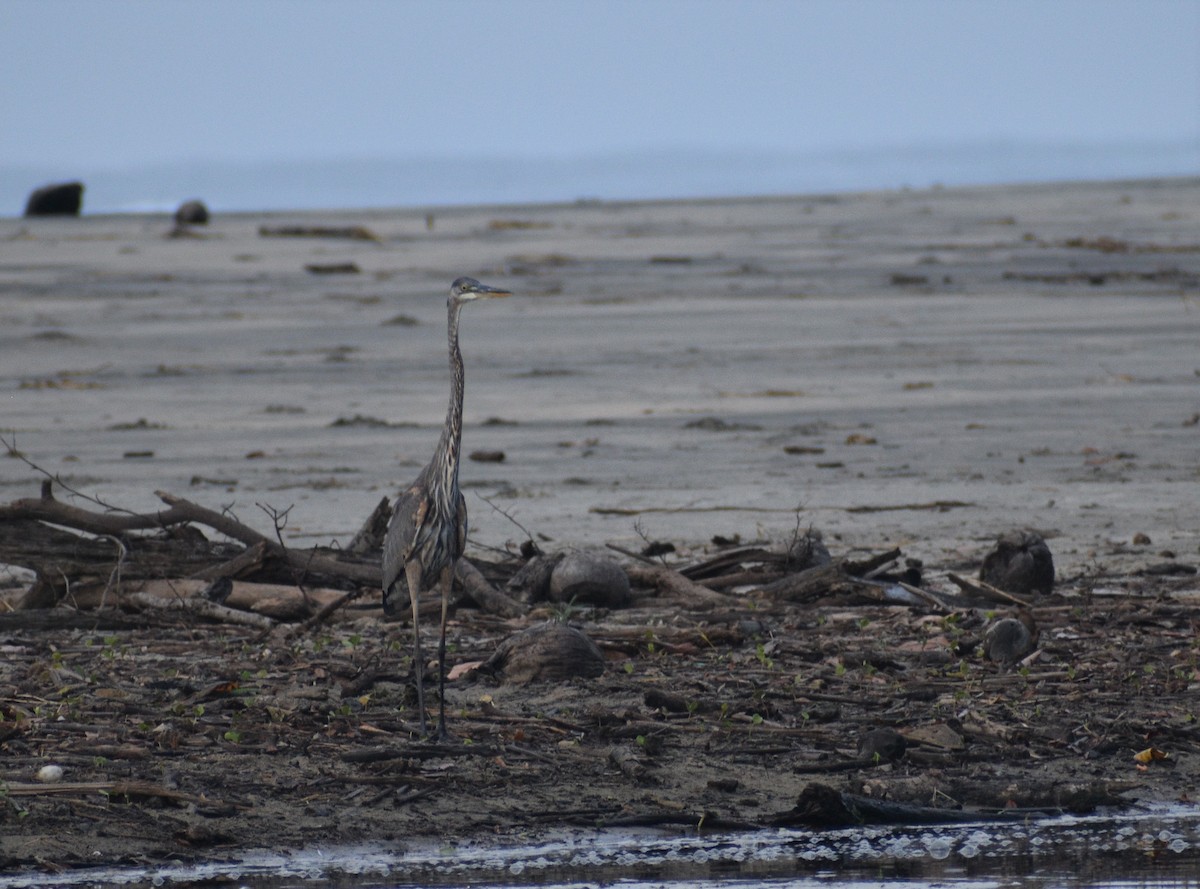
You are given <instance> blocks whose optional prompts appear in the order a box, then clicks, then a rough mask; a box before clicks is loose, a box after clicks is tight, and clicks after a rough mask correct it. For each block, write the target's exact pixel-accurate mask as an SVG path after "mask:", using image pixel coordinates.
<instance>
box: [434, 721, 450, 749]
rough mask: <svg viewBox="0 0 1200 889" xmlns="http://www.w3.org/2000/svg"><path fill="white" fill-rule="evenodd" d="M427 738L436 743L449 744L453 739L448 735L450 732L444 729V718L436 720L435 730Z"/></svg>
mask: <svg viewBox="0 0 1200 889" xmlns="http://www.w3.org/2000/svg"><path fill="white" fill-rule="evenodd" d="M429 740H431V741H433V742H435V743H437V744H449V743H450V742H451V741H453V740H454V739H453V738H452V737H450V733H449V732H448V731H446V721H445V720H444V719H439V720H438V727H437V731H436V732H434V734H433V735H431V736H430V738H429Z"/></svg>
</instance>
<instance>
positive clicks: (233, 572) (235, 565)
mask: <svg viewBox="0 0 1200 889" xmlns="http://www.w3.org/2000/svg"><path fill="white" fill-rule="evenodd" d="M266 552H267V545H266V543H264V542H262V541H260V542H259V543H255V544H253V545H252V546H248V547H246V548H245V549H244V550H242V551H241V552H240V553H238V554H237V555H236V556H234V557H233V558H232V559H229V560H227V561H225V562H222V563H221V564H219V565H213V566H212V567H211V568H202V569H201V570H199V571H197V572H195V573H194V574H192V577H194V578H198V579H200V580H220V579H223V578H230V579H232V578H235V577H242V576H244V575H246V574H249V573H251V572H253V571H256V570H257V569H258V568H260V567H262V563H263V556H264V555H266Z"/></svg>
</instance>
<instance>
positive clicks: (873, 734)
mask: <svg viewBox="0 0 1200 889" xmlns="http://www.w3.org/2000/svg"><path fill="white" fill-rule="evenodd" d="M907 749H908V739H907V738H905V737H904V735H902V734H900V733H899V732H898V731H896V730H895V729H894V728H877V729H872V730H871V731H869V732H867V733H866V734H865V735H863V736H862V739H861V740H860V741H859V742H858V758H859V759H869V760H874V761H876V762H881V763H882V762H894V761H895V760H897V759H899V758H900V757H902V756H903V755H904V751H905V750H907ZM876 757H878V758H876Z"/></svg>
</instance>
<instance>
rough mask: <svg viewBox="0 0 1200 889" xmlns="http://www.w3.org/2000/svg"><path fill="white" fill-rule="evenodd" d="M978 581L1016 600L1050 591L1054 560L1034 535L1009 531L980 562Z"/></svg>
mask: <svg viewBox="0 0 1200 889" xmlns="http://www.w3.org/2000/svg"><path fill="white" fill-rule="evenodd" d="M979 579H980V580H982V581H984V582H985V583H990V584H991V585H992V586H994V587H996V588H997V589H1001V590H1004V592H1006V593H1012V594H1013V595H1016V596H1022V595H1027V594H1029V593H1049V592H1050V591H1051V590H1052V589H1053V588H1054V558H1053V557H1052V556H1051V555H1050V548H1049V547H1048V546H1046V541H1045V540H1043V539H1042V536H1041V535H1040V534H1038V533H1037V532H1036V531H1010V532H1008V533H1007V534H1003V535H1001V536H1000V538H999V539H998V540H997V541H996V545H995V547H994V548H993V549H992V551H991V552H990V553H988V554H987V555H986V556H985V557H984V559H983V566H982V567H981V568H980V569H979Z"/></svg>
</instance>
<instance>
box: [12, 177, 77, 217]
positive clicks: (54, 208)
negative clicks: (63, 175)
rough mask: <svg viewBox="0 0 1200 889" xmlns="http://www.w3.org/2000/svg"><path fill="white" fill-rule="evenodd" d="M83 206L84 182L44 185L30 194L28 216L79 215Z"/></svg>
mask: <svg viewBox="0 0 1200 889" xmlns="http://www.w3.org/2000/svg"><path fill="white" fill-rule="evenodd" d="M82 207H83V183H82V182H59V183H56V184H54V185H44V186H42V187H41V188H39V189H37V190H36V191H34V192H33V193H32V194H30V195H29V200H28V201H26V202H25V215H26V216H78V215H79V211H80V209H81V208H82Z"/></svg>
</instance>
